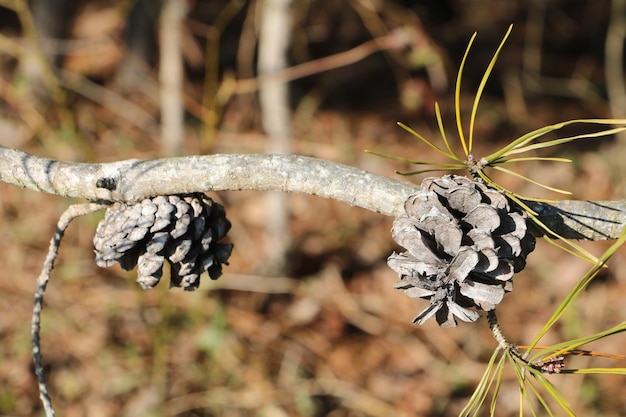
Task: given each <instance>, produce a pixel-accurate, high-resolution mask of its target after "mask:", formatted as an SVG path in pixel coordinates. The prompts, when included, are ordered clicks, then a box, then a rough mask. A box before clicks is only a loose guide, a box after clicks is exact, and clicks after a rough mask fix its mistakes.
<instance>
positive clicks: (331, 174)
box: [0, 146, 626, 240]
mask: <svg viewBox="0 0 626 417" xmlns="http://www.w3.org/2000/svg"><path fill="white" fill-rule="evenodd" d="M0 181H3V182H7V183H10V184H15V185H18V186H21V187H24V188H28V189H31V190H36V191H43V192H47V193H51V194H55V195H59V196H63V197H73V198H83V199H86V200H90V201H99V200H104V201H121V202H137V201H140V200H142V199H144V198H146V197H152V196H156V195H171V194H182V193H191V192H208V191H224V190H231V191H243V190H257V191H282V192H296V193H303V194H311V195H316V196H319V197H324V198H330V199H333V200H338V201H341V202H344V203H347V204H350V205H352V206H356V207H362V208H364V209H367V210H370V211H374V212H377V213H381V214H384V215H387V216H397V215H399V214H401V213H403V211H404V201H405V200H406V198H407V197H408V196H409V195H411V194H415V193H417V192H419V191H420V188H419V186H417V185H415V184H412V183H409V182H405V181H399V180H394V179H391V178H387V177H384V176H381V175H377V174H374V173H371V172H368V171H363V170H361V169H358V168H354V167H350V166H347V165H342V164H338V163H334V162H330V161H325V160H321V159H316V158H309V157H305V156H297V155H262V154H247V155H240V154H232V155H206V156H188V157H181V158H167V159H156V160H137V159H131V160H126V161H119V162H112V163H105V164H85V163H72V162H60V161H55V160H51V159H46V158H40V157H37V156H34V155H29V154H27V153H24V152H21V151H17V150H13V149H9V148H6V147H3V146H0ZM529 205H530V206H531V208H533V209H534V210H535V211H536V212H537V213H538V214H539V219H540V220H541V221H542V222H543V223H544V224H546V225H547V226H548V227H550V228H551V229H552V230H553V231H554V232H556V233H558V234H560V235H562V236H563V237H565V238H568V239H587V240H604V239H615V238H617V237H618V236H619V234H620V233H621V231H622V228H623V227H624V225H625V224H626V201H624V200H621V201H595V202H594V201H577V200H563V201H559V202H557V203H555V204H553V205H551V204H545V203H529Z"/></svg>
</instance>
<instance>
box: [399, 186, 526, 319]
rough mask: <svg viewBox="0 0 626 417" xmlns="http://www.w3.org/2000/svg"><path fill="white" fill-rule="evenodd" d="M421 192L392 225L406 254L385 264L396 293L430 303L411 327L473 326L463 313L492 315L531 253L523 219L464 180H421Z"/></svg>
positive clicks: (523, 215) (498, 198) (483, 189)
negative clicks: (430, 321)
mask: <svg viewBox="0 0 626 417" xmlns="http://www.w3.org/2000/svg"><path fill="white" fill-rule="evenodd" d="M422 190H423V192H422V193H420V194H417V195H413V196H410V197H409V198H408V199H407V201H406V203H405V211H406V214H404V215H402V216H400V217H397V218H396V219H395V221H394V223H393V228H392V236H393V238H394V240H395V241H396V242H398V243H399V244H400V245H402V246H403V247H404V248H406V249H407V251H406V252H403V253H395V252H394V253H393V254H392V255H391V256H390V257H389V259H388V260H387V263H388V265H389V266H390V267H391V268H392V269H393V270H394V271H396V272H397V273H398V274H399V275H400V280H401V281H400V282H398V283H397V284H396V288H398V289H400V290H402V291H404V292H405V293H406V294H407V295H408V296H410V297H414V298H425V299H428V300H430V304H429V306H428V307H427V308H426V309H425V310H424V311H422V312H421V313H420V314H419V315H418V316H417V317H415V319H414V320H413V322H414V323H417V324H423V323H424V322H425V321H426V320H428V319H429V318H430V317H432V316H433V315H435V317H436V319H437V322H438V323H439V325H440V326H442V327H454V326H456V324H457V322H456V318H455V317H458V318H459V319H461V320H463V321H467V322H473V321H476V320H477V319H478V318H479V317H480V314H478V313H477V312H476V311H474V310H470V309H469V308H468V307H475V308H478V309H480V310H485V311H489V310H493V309H494V308H495V306H496V304H498V303H500V301H502V297H503V296H504V293H505V292H508V291H511V290H512V289H513V284H512V282H511V279H512V278H513V274H514V273H516V272H519V271H521V270H522V269H524V267H525V265H526V256H527V255H528V254H529V253H530V252H532V251H533V249H534V248H535V238H534V236H533V235H532V233H531V232H530V231H529V230H528V229H527V224H526V213H524V212H522V211H520V210H518V209H517V208H516V207H515V206H513V205H512V204H510V203H509V201H508V200H507V198H506V197H505V196H504V195H503V194H501V193H499V192H498V191H496V190H494V189H491V188H489V187H487V186H486V185H484V184H482V183H478V182H474V181H472V180H470V179H468V178H466V177H459V176H444V177H442V178H427V179H425V180H424V182H423V183H422Z"/></svg>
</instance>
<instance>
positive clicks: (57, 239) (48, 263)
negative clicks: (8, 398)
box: [31, 203, 107, 417]
mask: <svg viewBox="0 0 626 417" xmlns="http://www.w3.org/2000/svg"><path fill="white" fill-rule="evenodd" d="M105 207H107V204H98V203H91V204H74V205H71V206H70V207H68V209H67V210H65V212H64V213H63V214H62V215H61V217H60V218H59V222H58V223H57V227H56V229H55V231H54V235H53V236H52V239H51V240H50V247H49V248H48V255H47V256H46V260H45V261H44V264H43V267H42V269H41V273H40V274H39V277H38V278H37V290H36V291H35V302H34V305H33V315H32V324H31V334H32V339H31V340H32V346H33V359H34V361H35V375H36V376H37V382H38V386H39V398H41V402H42V403H43V407H44V410H45V412H46V417H53V416H54V408H53V407H52V401H51V399H50V395H49V394H48V384H47V382H46V377H45V375H44V368H43V360H42V356H41V346H40V338H39V330H40V329H41V310H42V309H43V297H44V294H45V293H46V286H47V285H48V282H49V281H50V273H51V272H52V268H54V261H55V260H56V257H57V255H58V253H59V246H60V244H61V239H62V238H63V234H64V233H65V230H66V229H67V227H68V226H69V224H70V222H71V221H72V220H73V219H75V218H76V217H78V216H82V215H85V214H89V213H93V212H94V211H98V210H100V209H103V208H105Z"/></svg>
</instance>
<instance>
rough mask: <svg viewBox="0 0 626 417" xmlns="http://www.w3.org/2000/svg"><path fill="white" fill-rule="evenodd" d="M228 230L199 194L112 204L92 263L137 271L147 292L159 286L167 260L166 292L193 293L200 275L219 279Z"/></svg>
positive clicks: (228, 245)
mask: <svg viewBox="0 0 626 417" xmlns="http://www.w3.org/2000/svg"><path fill="white" fill-rule="evenodd" d="M229 229H230V222H229V221H228V219H226V213H225V211H224V207H222V206H221V205H219V204H217V203H215V202H213V200H211V199H210V198H208V197H207V196H205V195H204V194H189V195H171V196H158V197H154V198H148V199H145V200H143V201H142V202H140V203H137V204H131V205H126V204H121V203H115V204H114V205H113V206H112V207H110V208H109V209H107V211H106V214H105V216H104V218H103V219H102V220H101V221H100V223H99V224H98V228H97V229H96V235H95V237H94V239H93V243H94V246H95V253H96V263H97V264H98V266H100V267H103V268H104V267H109V266H111V265H113V264H114V263H115V262H119V264H120V265H121V266H122V268H124V269H125V270H127V271H128V270H130V269H132V268H134V267H135V265H137V266H138V267H137V282H138V283H139V285H141V287H142V288H143V289H148V288H152V287H154V286H155V285H157V284H158V283H159V280H160V279H161V276H162V275H163V262H164V261H165V260H167V261H168V262H169V263H170V265H171V282H170V287H183V288H184V289H185V290H195V289H196V288H198V285H199V284H200V275H201V274H202V273H203V272H204V271H208V273H209V276H210V277H211V279H217V278H219V277H220V276H221V275H222V264H228V262H227V260H228V258H229V257H230V253H231V251H232V249H233V245H232V243H219V241H220V240H221V239H222V238H223V237H224V236H226V233H227V232H228V230H229Z"/></svg>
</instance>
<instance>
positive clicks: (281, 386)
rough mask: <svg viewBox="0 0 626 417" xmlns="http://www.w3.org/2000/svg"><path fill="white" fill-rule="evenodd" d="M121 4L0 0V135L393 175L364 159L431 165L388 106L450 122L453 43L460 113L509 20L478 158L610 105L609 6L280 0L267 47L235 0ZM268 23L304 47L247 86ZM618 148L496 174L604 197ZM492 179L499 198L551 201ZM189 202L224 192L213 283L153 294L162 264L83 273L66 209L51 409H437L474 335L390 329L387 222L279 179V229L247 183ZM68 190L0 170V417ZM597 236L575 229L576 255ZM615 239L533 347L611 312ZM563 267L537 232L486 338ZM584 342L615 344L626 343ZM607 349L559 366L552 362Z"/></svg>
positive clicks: (80, 248) (585, 402) (457, 382)
mask: <svg viewBox="0 0 626 417" xmlns="http://www.w3.org/2000/svg"><path fill="white" fill-rule="evenodd" d="M268 1H269V0H268ZM135 3H136V2H135V1H129V0H124V1H95V0H94V1H82V0H81V1H77V2H72V1H57V0H55V1H49V2H46V1H45V0H34V1H32V2H31V3H30V4H29V3H27V2H24V1H21V0H0V6H1V7H0V51H1V52H2V53H1V54H0V109H1V112H2V117H1V118H0V143H1V144H2V145H4V146H7V147H12V148H16V149H19V150H23V151H26V152H30V153H33V154H36V155H39V156H45V157H48V158H53V159H59V160H67V161H76V162H109V161H116V160H122V159H129V158H144V159H151V158H159V157H165V156H170V155H192V154H209V153H265V152H292V153H296V154H301V155H309V156H314V157H318V158H323V159H327V160H331V161H335V162H341V163H345V164H348V165H352V166H358V167H360V168H363V169H366V170H369V171H373V172H377V173H380V174H383V175H389V176H393V175H394V174H393V171H394V169H401V170H406V169H410V167H408V166H404V165H403V164H400V163H396V162H393V161H388V160H383V159H380V158H377V157H375V156H372V155H368V154H364V153H363V150H364V149H373V150H377V151H380V152H384V153H390V154H394V155H402V156H405V157H409V158H416V159H423V160H438V161H441V158H440V157H439V156H438V155H436V154H433V152H432V150H430V149H428V148H427V147H426V146H423V145H422V144H419V143H418V142H417V141H416V140H415V138H413V137H411V136H410V135H408V134H407V133H406V132H404V131H403V130H402V129H400V128H399V127H397V126H396V122H397V121H402V122H404V123H406V124H408V125H410V126H411V127H413V128H414V129H415V130H417V131H418V132H420V133H422V134H423V135H424V136H426V137H428V138H431V139H434V138H436V137H438V135H439V133H438V131H437V126H436V121H435V116H434V110H433V105H434V101H435V100H437V101H438V102H439V103H440V105H441V108H442V111H443V113H444V119H445V122H446V125H447V128H448V130H449V132H450V133H451V136H452V137H455V135H454V134H453V132H454V130H455V125H454V119H453V104H452V99H453V90H454V81H455V77H456V71H457V69H458V65H459V63H460V61H461V58H462V56H463V52H464V50H465V47H466V45H467V42H468V41H469V39H470V37H471V36H472V34H473V33H474V32H475V31H477V32H478V38H477V39H476V42H475V44H474V47H473V49H472V51H471V52H470V56H469V58H468V62H467V65H466V69H465V78H464V83H463V93H462V97H461V99H462V103H463V107H464V115H465V116H466V117H467V114H468V112H469V110H470V108H471V103H472V100H473V97H474V92H475V90H476V87H477V86H478V83H479V81H480V77H481V76H482V74H483V71H484V69H485V68H486V66H487V64H488V62H489V60H490V59H491V56H492V54H493V52H494V51H495V48H496V47H497V45H498V43H499V42H500V40H501V39H502V36H503V35H504V33H505V31H506V29H507V27H508V26H509V25H510V24H514V25H515V26H514V29H513V32H512V34H511V37H510V38H509V41H508V42H507V44H506V45H505V47H504V49H503V52H502V54H501V57H500V59H499V61H498V64H497V65H496V67H495V70H494V74H493V76H492V78H491V80H490V82H489V83H488V85H487V89H486V92H485V94H484V96H483V98H482V102H481V106H480V109H479V114H478V119H477V124H476V132H475V133H476V134H475V137H476V140H477V141H478V143H477V144H476V147H477V149H476V154H477V155H482V154H485V153H486V152H487V151H489V150H493V149H496V148H497V147H500V146H502V145H503V144H505V143H507V142H508V141H510V140H512V139H514V138H516V137H518V136H520V135H522V134H524V133H526V132H528V131H530V130H533V129H536V128H538V127H541V126H544V125H548V124H553V123H556V122H559V121H563V120H568V119H574V118H605V117H611V116H612V114H613V116H615V117H625V116H626V106H624V105H623V104H622V102H621V100H623V94H622V92H623V85H622V82H623V77H624V70H623V68H624V66H623V64H624V63H623V62H622V61H623V59H622V50H623V38H620V36H623V35H620V33H622V34H623V33H624V32H623V31H624V27H625V26H624V20H626V12H625V11H624V10H623V7H624V5H623V4H622V3H624V1H622V0H613V1H608V0H598V1H593V2H590V1H580V0H551V1H546V2H543V1H509V0H478V1H469V0H423V1H399V0H398V1H391V0H378V1H376V0H339V1H337V0H317V1H312V0H292V1H291V2H286V3H287V4H288V6H289V7H288V15H287V16H288V20H287V25H288V26H286V27H287V31H286V35H284V34H283V35H281V37H279V38H277V39H278V42H277V41H276V40H272V38H271V37H268V38H266V40H267V39H269V40H270V42H269V44H268V43H267V42H266V43H265V44H264V42H263V40H264V37H263V36H264V35H262V34H263V31H264V29H268V27H269V28H273V26H272V24H267V23H266V24H265V26H266V27H265V28H264V27H263V22H267V20H264V15H263V13H264V2H263V1H260V0H251V1H243V0H241V1H238V0H232V1H226V0H224V1H222V0H211V1H202V0H197V1H191V0H190V1H187V2H182V1H179V0H164V2H163V15H159V8H160V6H159V4H158V3H157V2H151V1H146V2H143V3H141V4H140V6H137V5H136V4H135ZM275 3H276V4H280V3H283V2H281V1H278V2H275ZM51 5H52V7H51V8H50V7H48V8H47V9H46V6H51ZM181 6H182V7H181ZM177 7H178V10H177ZM620 7H621V8H622V9H620ZM166 13H167V14H166ZM279 23H280V22H279ZM279 28H280V25H277V26H276V29H279ZM611 31H613V32H611ZM620 31H621V32H620ZM608 33H617V37H616V38H611V37H610V36H608V37H607V34H608ZM46 34H49V36H46ZM268 36H269V35H268ZM615 39H616V40H615ZM281 40H283V41H285V44H286V46H287V49H286V55H284V57H285V60H286V65H288V66H290V67H292V66H295V65H300V64H303V65H304V66H303V67H302V66H301V67H296V68H298V69H299V71H303V72H301V73H299V74H300V75H306V76H303V77H296V76H294V77H291V78H293V79H291V78H290V76H291V75H294V72H293V71H292V72H289V71H287V72H283V73H281V75H280V76H278V77H275V78H269V81H268V79H267V78H265V81H263V79H261V81H260V82H259V79H258V78H255V77H258V75H259V73H260V72H264V71H265V72H272V71H274V70H276V68H280V66H281V65H283V64H281V62H280V57H281V54H280V50H279V51H278V55H273V56H274V60H272V59H269V60H267V61H263V58H261V56H262V55H263V54H265V53H268V54H271V53H272V52H271V47H272V46H277V45H278V46H280V43H281V42H280V41H281ZM372 40H376V41H372ZM355 48H356V49H355ZM268 50H269V51H270V52H267V51H268ZM346 51H347V52H346ZM341 53H343V54H341ZM335 54H341V55H335ZM359 54H360V55H359ZM268 56H270V57H272V55H268ZM329 56H333V58H332V59H324V58H325V57H329ZM276 57H278V58H276ZM178 62H180V63H181V64H182V67H181V66H178V65H177V63H178ZM263 62H265V64H263ZM272 65H274V68H272ZM179 70H182V72H180V71H179ZM296 75H298V74H296ZM287 79H289V80H290V82H289V84H288V86H289V90H288V102H287V104H285V102H284V101H280V99H279V100H278V101H272V99H271V97H272V96H271V95H270V96H269V97H270V98H268V99H267V100H265V99H260V97H261V96H260V95H259V87H263V88H266V87H267V88H268V89H269V88H270V87H272V86H274V87H276V85H278V89H279V90H278V91H279V94H278V96H277V97H279V98H280V97H281V94H283V97H285V96H284V94H285V90H283V91H282V93H281V92H280V88H281V87H280V85H281V83H277V82H276V81H277V80H278V81H282V80H287ZM282 85H284V84H282ZM180 90H182V91H183V94H182V95H180V94H178V93H177V92H178V91H180ZM273 116H276V117H278V119H272V117H273ZM281 117H282V119H281ZM276 120H279V122H278V123H282V122H280V120H283V121H285V120H286V121H287V122H286V123H285V124H282V125H280V124H279V125H276V123H277V122H276ZM466 120H467V119H466ZM286 139H288V140H286ZM625 140H626V138H609V139H606V140H592V141H586V142H584V143H576V144H573V145H568V146H565V147H563V148H560V149H557V150H555V151H553V153H552V154H553V155H556V154H559V155H566V156H569V157H571V158H573V159H574V164H570V165H565V166H561V165H563V164H561V165H555V164H540V163H535V164H532V165H530V166H529V167H527V168H520V170H524V169H525V171H523V172H524V173H526V174H529V175H532V176H533V178H536V179H541V180H544V181H547V182H549V183H550V184H551V185H554V186H558V187H565V188H567V189H569V190H571V191H572V192H574V198H576V199H591V200H602V199H620V198H623V197H624V192H625V191H626V188H625V184H626V182H625V181H624V179H625V178H626V168H624V167H625V165H624V163H623V161H624V160H625V159H626V142H624V141H625ZM495 177H496V179H497V181H498V182H500V183H501V184H503V185H505V186H507V187H509V188H510V189H512V190H514V191H516V192H518V193H520V194H524V195H530V196H542V197H552V198H558V196H554V195H549V194H545V192H543V191H542V190H539V189H537V188H534V187H531V186H528V185H527V184H525V183H523V182H521V181H519V180H518V179H515V178H510V177H503V176H498V175H496V176H495ZM163 180H164V181H167V178H164V179H163ZM406 180H407V181H417V182H419V181H421V178H420V177H417V178H408V179H406ZM363 192H367V190H363ZM211 197H212V198H215V199H217V200H218V201H219V202H220V203H222V204H223V205H225V206H226V209H227V213H228V217H229V219H230V220H231V221H232V223H233V229H232V231H231V233H230V236H231V239H232V241H233V242H234V243H235V249H234V252H233V256H232V258H231V262H230V266H228V267H226V268H225V274H224V276H223V277H221V278H220V279H219V280H217V281H214V282H210V280H209V279H208V278H207V277H203V281H202V284H201V286H200V288H199V289H198V290H197V291H196V292H193V293H185V292H183V291H181V290H178V289H173V290H168V288H167V285H168V284H167V278H165V277H164V279H163V281H165V282H164V283H163V284H161V285H160V286H158V287H157V288H156V289H155V290H152V291H147V292H144V291H142V290H140V288H139V287H138V285H136V284H135V282H134V274H133V272H125V271H123V270H121V269H120V268H117V267H116V268H110V269H106V270H104V269H99V268H98V267H97V266H96V265H95V262H94V260H93V253H92V250H93V247H92V238H93V234H94V230H95V226H96V224H97V221H98V220H99V218H101V216H102V213H100V214H97V215H93V216H89V217H86V218H81V219H79V220H78V221H77V222H75V223H74V224H73V225H71V226H70V228H69V230H68V232H67V233H66V237H65V239H64V241H63V243H62V246H61V252H60V258H59V260H58V263H57V267H56V269H55V270H54V272H53V275H52V281H51V284H50V285H49V287H48V294H47V298H46V307H45V309H44V313H43V330H42V348H43V355H44V363H45V364H46V366H47V371H48V372H49V373H48V375H49V377H48V378H49V383H50V392H51V395H52V399H53V402H54V404H55V406H56V408H57V412H58V414H60V415H64V416H66V417H74V416H89V417H101V416H102V417H103V416H129V417H130V416H232V417H239V416H264V417H282V416H335V417H338V416H373V417H389V416H438V415H443V416H448V415H456V414H457V413H458V412H459V411H460V409H461V408H462V407H463V405H464V404H465V402H466V401H467V399H468V398H469V396H470V395H471V393H472V391H473V389H474V388H475V385H476V383H477V381H478V379H479V378H480V376H481V375H482V372H483V370H484V368H485V364H486V361H487V360H488V358H489V356H490V355H491V352H492V351H493V349H494V348H495V346H496V342H495V341H494V340H493V337H492V336H491V333H490V331H489V328H488V325H487V322H486V320H484V319H483V320H480V321H479V322H478V323H476V324H471V325H468V324H465V323H462V324H461V325H460V326H459V327H458V328H455V329H441V328H439V327H438V326H437V324H436V323H435V322H434V320H431V321H429V322H428V323H427V324H426V325H424V326H422V327H418V326H415V325H413V324H411V320H412V318H413V317H414V315H416V314H417V313H418V312H419V311H421V309H422V308H423V307H424V304H425V302H424V301H422V300H418V301H416V300H411V299H409V298H407V297H405V296H404V295H403V294H402V293H400V292H399V291H396V290H394V289H393V283H394V282H395V281H396V279H397V277H395V276H394V273H393V272H392V271H391V270H390V269H389V268H387V266H386V262H385V261H386V258H387V256H388V255H389V254H390V253H391V252H392V251H393V250H398V247H397V246H396V245H395V244H394V242H393V241H392V239H391V236H390V233H389V231H390V228H391V222H392V219H391V218H386V217H384V216H381V215H377V214H374V213H370V212H367V211H365V210H362V209H358V208H352V207H349V206H346V205H344V204H340V203H336V202H333V201H327V200H323V199H320V198H314V197H310V196H303V195H289V196H288V197H287V198H286V199H285V201H283V200H281V199H280V198H281V197H279V200H278V204H279V207H280V205H281V204H286V207H287V208H288V211H287V217H283V218H282V220H281V217H280V216H278V218H272V217H270V216H268V215H267V212H268V209H267V207H270V206H269V205H268V201H267V198H266V194H265V193H261V192H223V193H217V194H212V195H211ZM69 203H70V202H69V201H67V200H65V199H62V198H59V197H56V196H51V195H44V194H41V193H37V192H33V191H25V190H21V189H18V188H16V187H14V186H9V185H6V184H4V183H0V230H2V239H0V271H2V272H0V294H1V295H2V296H1V297H0V340H1V342H0V415H3V416H30V415H43V410H42V408H41V405H40V402H39V396H38V392H37V382H36V379H35V377H34V375H33V365H32V358H31V342H30V319H31V307H32V299H33V292H34V290H35V287H36V284H35V280H36V277H37V275H38V273H39V272H38V271H39V269H40V267H41V264H42V262H43V260H44V257H45V250H46V249H47V245H48V242H49V239H50V237H51V236H52V232H53V230H54V226H55V223H56V220H57V219H58V216H59V215H60V213H61V212H62V211H63V210H64V208H65V207H67V205H68V204H69ZM278 211H279V212H280V210H278ZM285 219H286V223H285ZM281 221H282V222H283V226H281ZM268 225H272V226H269V227H268ZM281 227H282V228H281ZM268 229H269V232H268ZM272 231H274V233H272ZM277 231H278V232H277ZM609 243H610V242H595V243H586V244H585V245H584V246H585V247H586V248H588V249H589V250H590V251H591V252H593V253H594V254H596V255H599V254H601V253H602V252H603V250H604V249H606V248H607V247H608V244H609ZM625 255H626V253H625V251H624V250H622V251H621V253H620V254H618V256H616V257H615V258H613V259H612V260H611V262H610V268H609V269H608V270H606V271H604V272H603V273H602V275H601V277H599V278H598V279H597V282H596V283H595V284H594V285H592V286H591V287H590V288H589V290H588V291H587V292H586V293H585V294H583V296H582V297H581V299H580V301H579V302H578V303H577V307H578V308H577V309H575V310H573V311H570V312H569V313H568V314H567V316H566V318H565V319H564V320H563V322H562V323H561V324H560V325H559V326H557V327H556V328H555V330H554V331H553V332H551V333H550V334H549V336H548V337H547V340H546V341H545V343H544V344H548V343H554V342H558V341H564V340H567V339H569V338H575V337H580V336H583V335H588V334H591V333H594V332H598V331H600V330H602V329H605V328H608V327H610V326H612V325H615V324H617V323H619V322H621V321H623V320H624V317H626V303H624V302H623V300H624V298H625V297H626V273H625V272H624V271H625V270H626V265H625V264H626V256H625ZM588 267H589V265H588V264H586V263H585V262H583V261H580V260H578V259H575V258H573V257H572V256H570V255H567V254H565V253H563V252H561V251H559V250H557V249H555V248H554V247H552V246H550V245H547V244H546V243H545V242H539V243H538V247H537V249H536V250H535V253H533V254H531V255H530V257H529V262H528V267H527V268H526V270H525V271H523V272H522V273H521V274H519V275H518V276H517V277H516V278H515V279H514V282H515V290H514V291H513V292H512V293H511V294H508V295H507V296H506V297H505V299H504V301H503V303H502V304H501V305H500V306H499V308H498V313H499V318H500V321H501V325H502V328H503V331H504V333H505V334H506V335H507V337H508V338H509V339H510V340H511V341H513V342H517V343H519V344H526V343H528V342H530V340H531V339H532V338H533V337H534V335H535V334H536V333H537V331H538V330H539V329H540V328H541V327H542V325H543V324H544V323H545V320H546V319H547V318H548V317H549V316H550V315H551V314H552V312H553V311H554V309H555V308H556V306H557V305H558V303H559V302H560V301H561V299H562V297H563V296H564V295H565V294H567V292H568V291H569V289H571V287H572V286H573V285H574V283H575V282H576V281H577V280H578V279H579V278H580V277H581V276H582V275H583V273H584V272H585V271H586V270H587V268H588ZM589 348H591V349H594V350H602V351H606V352H611V353H624V352H625V351H626V338H625V337H624V336H616V337H613V338H610V339H608V340H605V341H603V342H602V343H597V344H594V345H592V346H590V347H589ZM625 365H626V364H625V363H624V362H623V361H622V362H619V361H617V362H615V361H609V360H607V359H601V358H590V357H582V358H571V359H568V366H570V367H588V366H616V367H624V366H625ZM549 378H550V380H551V381H553V382H554V384H556V386H557V387H558V388H559V389H561V390H562V392H563V393H564V395H565V397H566V398H567V399H568V400H569V401H570V404H571V406H572V408H573V409H574V410H575V411H576V412H577V413H578V414H579V415H603V416H620V415H626V402H625V401H624V393H623V387H624V379H623V377H617V376H610V375H608V376H601V377H595V376H579V375H554V376H550V377H549ZM500 395H501V397H500V401H499V402H498V408H497V412H496V415H498V416H507V415H517V408H518V405H519V402H518V385H517V382H516V380H515V378H514V376H513V374H512V373H510V374H506V375H505V383H504V384H503V386H502V387H501V392H500ZM485 415H486V414H485Z"/></svg>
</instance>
